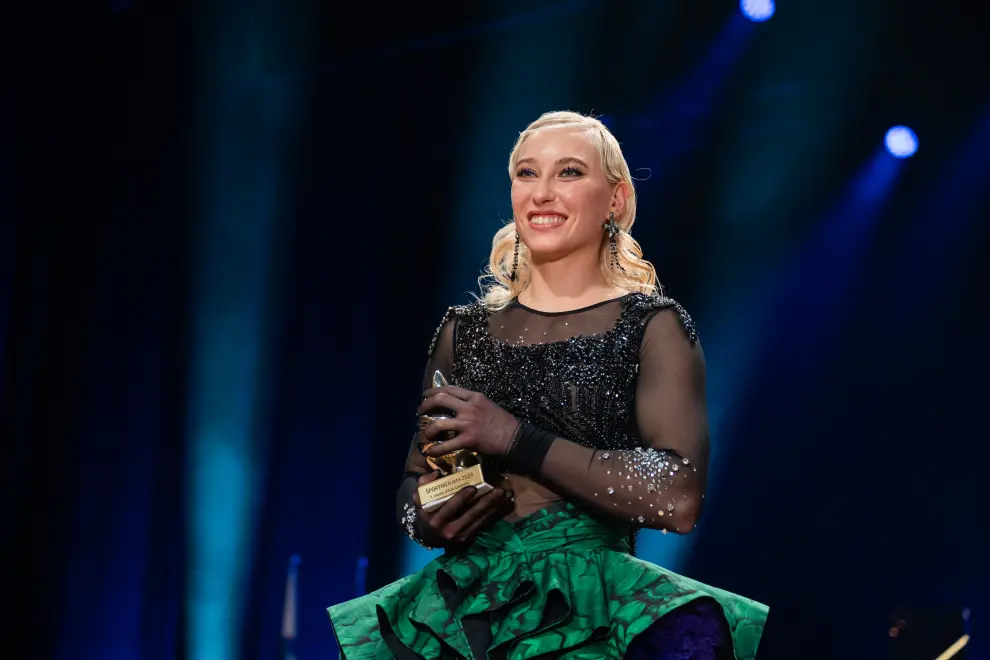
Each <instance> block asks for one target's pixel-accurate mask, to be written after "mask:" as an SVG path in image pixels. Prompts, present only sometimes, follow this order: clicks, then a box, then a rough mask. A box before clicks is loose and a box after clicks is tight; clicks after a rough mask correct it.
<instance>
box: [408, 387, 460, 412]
mask: <svg viewBox="0 0 990 660" xmlns="http://www.w3.org/2000/svg"><path fill="white" fill-rule="evenodd" d="M467 405H468V402H467V401H465V400H464V399H460V398H458V397H456V396H454V395H453V394H450V393H449V392H437V393H436V394H431V395H430V396H428V397H426V398H425V399H423V402H422V403H420V404H419V407H418V408H416V412H417V413H418V414H420V415H424V414H426V413H428V412H430V411H431V410H438V409H439V410H453V411H454V412H455V413H457V412H461V411H462V410H464V408H465V407H466V406H467Z"/></svg>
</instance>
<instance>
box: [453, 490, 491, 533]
mask: <svg viewBox="0 0 990 660" xmlns="http://www.w3.org/2000/svg"><path fill="white" fill-rule="evenodd" d="M504 497H505V491H504V490H502V489H501V488H494V489H492V490H490V491H488V492H487V493H484V494H483V495H479V496H478V497H476V498H475V499H474V501H473V502H472V503H471V505H470V506H469V507H467V508H466V509H465V510H464V511H463V512H462V513H461V515H459V516H458V517H457V518H455V519H453V520H452V521H450V522H449V523H448V524H447V525H446V526H445V529H444V531H445V532H446V533H447V534H446V535H447V536H449V537H450V538H459V537H462V536H464V530H466V529H467V528H468V526H470V525H471V524H472V523H473V522H474V521H475V520H477V519H478V518H480V517H483V516H484V515H485V514H486V513H487V512H488V511H491V510H495V509H497V503H498V502H500V501H501V500H502V498H504Z"/></svg>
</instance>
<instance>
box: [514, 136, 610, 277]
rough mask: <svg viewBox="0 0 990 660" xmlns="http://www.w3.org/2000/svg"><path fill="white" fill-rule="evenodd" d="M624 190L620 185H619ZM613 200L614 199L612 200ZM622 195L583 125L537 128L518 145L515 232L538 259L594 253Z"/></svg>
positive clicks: (556, 258)
mask: <svg viewBox="0 0 990 660" xmlns="http://www.w3.org/2000/svg"><path fill="white" fill-rule="evenodd" d="M620 188H621V186H620ZM613 198H615V200H613ZM621 204H622V199H621V195H615V194H613V187H612V186H611V185H610V184H609V183H608V181H607V180H606V179H605V174H604V172H603V171H602V164H601V156H599V155H598V152H597V151H596V150H595V148H594V146H592V144H591V142H590V141H589V140H588V138H587V137H586V135H585V132H584V131H583V130H581V129H575V128H568V127H560V128H549V129H543V130H541V131H537V132H536V133H535V134H533V135H531V136H529V137H528V138H527V139H526V141H525V142H524V143H523V145H522V147H520V149H519V152H518V160H517V161H516V167H515V171H514V174H513V177H512V212H513V216H514V217H515V221H516V230H517V231H518V232H519V236H520V238H521V239H522V241H523V243H525V244H526V246H527V247H528V248H529V250H530V254H531V255H532V259H533V261H535V262H536V263H541V262H547V261H556V260H558V259H561V258H562V257H566V256H569V255H571V254H574V253H576V252H589V253H594V255H595V257H596V258H597V255H598V249H599V247H600V246H601V241H602V238H603V236H604V229H603V227H602V226H603V225H604V224H605V223H606V222H607V221H608V214H609V211H610V210H611V211H614V212H615V213H616V214H618V213H619V212H620V211H621Z"/></svg>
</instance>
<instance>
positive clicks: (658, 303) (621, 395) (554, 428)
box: [406, 293, 708, 532]
mask: <svg viewBox="0 0 990 660" xmlns="http://www.w3.org/2000/svg"><path fill="white" fill-rule="evenodd" d="M437 369H439V370H440V371H441V372H442V373H443V374H444V375H446V376H447V378H448V380H449V381H450V383H451V384H452V385H457V386H460V387H464V388H467V389H470V390H473V391H476V392H481V393H483V394H484V395H485V396H487V397H488V398H489V399H490V400H492V401H493V402H495V403H497V404H498V405H500V406H501V407H503V408H504V409H506V410H507V411H508V412H510V413H512V414H513V415H515V416H516V417H517V418H519V419H521V420H524V421H527V422H530V423H532V424H535V425H536V426H539V427H541V428H543V429H545V430H547V431H550V432H552V433H553V434H555V435H556V436H558V439H557V440H555V441H554V443H553V445H552V446H551V448H550V451H549V452H548V454H547V456H546V459H545V461H544V464H543V468H542V470H541V474H540V475H538V479H539V481H541V482H545V483H546V484H547V485H548V487H549V488H551V489H552V490H553V491H555V492H558V493H560V494H561V495H563V496H567V497H568V499H571V500H575V499H577V500H580V501H582V502H584V503H587V504H590V505H591V506H593V507H595V508H597V509H600V510H602V511H606V512H608V513H610V514H611V515H613V516H615V517H621V518H626V519H628V520H629V521H631V522H632V523H633V525H634V526H642V527H653V528H658V529H663V530H665V531H666V530H668V529H669V530H670V531H677V532H686V531H689V530H690V528H691V527H693V526H694V524H695V521H696V519H697V516H698V512H699V510H700V504H701V502H700V500H701V499H702V498H703V497H704V489H705V481H706V467H707V464H708V424H707V411H706V402H705V364H704V357H703V354H702V350H701V346H700V343H699V342H698V336H697V333H696V331H695V327H694V324H693V322H692V320H691V318H690V316H689V315H688V313H687V312H686V311H685V310H684V309H683V308H682V307H681V306H680V305H679V304H678V303H677V302H675V301H674V300H672V299H670V298H665V297H660V296H647V295H644V294H638V293H634V294H629V295H626V296H624V297H622V298H618V299H615V300H610V301H606V302H603V303H599V304H597V305H593V306H590V307H586V308H582V309H579V310H574V311H570V312H562V313H547V312H540V311H536V310H533V309H529V308H528V307H525V306H524V305H522V304H520V303H518V302H513V303H512V304H510V305H509V306H508V307H506V308H505V309H503V310H500V311H498V312H495V313H491V312H489V311H488V310H486V309H485V308H484V307H483V306H482V305H481V304H480V303H476V304H473V305H466V306H461V307H452V308H450V309H449V310H448V311H447V314H446V315H445V317H444V319H443V321H442V322H441V324H440V326H439V328H438V329H437V333H436V335H435V337H434V339H433V342H432V343H431V346H430V351H429V360H428V364H427V369H426V374H425V377H424V383H423V387H424V390H425V389H427V388H428V387H429V386H430V383H429V378H430V375H431V374H432V373H433V372H434V370H437ZM414 444H415V443H414ZM428 469H429V468H428V467H427V466H426V464H425V462H424V460H423V458H422V456H421V455H420V454H419V452H418V451H416V450H415V448H413V449H412V450H411V451H410V453H409V458H408V460H407V464H406V470H407V472H412V473H414V474H415V473H425V472H427V471H428Z"/></svg>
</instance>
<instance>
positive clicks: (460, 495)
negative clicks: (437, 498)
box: [413, 471, 514, 548]
mask: <svg viewBox="0 0 990 660" xmlns="http://www.w3.org/2000/svg"><path fill="white" fill-rule="evenodd" d="M438 476H439V472H436V471H434V472H429V473H427V474H424V475H423V476H422V477H420V478H419V482H418V484H417V485H418V486H422V485H423V484H428V483H430V482H431V481H434V480H435V479H436V478H437V477H438ZM513 497H514V496H513V494H512V492H511V491H509V490H507V489H505V488H503V487H501V486H500V487H497V488H493V489H492V490H490V491H488V492H486V493H483V494H481V495H478V489H477V488H475V487H474V486H467V487H466V488H462V489H461V490H459V491H458V492H457V493H456V494H455V495H454V496H453V497H451V498H450V499H449V500H447V501H446V502H444V503H443V504H441V505H440V506H439V507H438V508H436V509H434V510H433V511H424V510H423V509H422V508H421V507H422V503H421V502H420V500H419V492H418V491H417V492H414V493H413V503H414V504H415V505H416V509H417V513H418V518H419V520H418V521H417V523H418V527H419V533H420V534H421V535H422V537H423V541H424V542H425V543H426V544H427V545H431V546H433V547H435V548H449V547H452V546H458V545H462V544H465V543H468V542H470V541H471V540H472V539H473V538H474V536H475V534H477V533H478V532H479V531H480V530H481V529H482V528H483V527H484V526H485V525H487V524H488V523H489V522H491V521H492V520H495V519H500V518H502V517H504V516H505V514H507V513H509V512H510V511H511V510H512V508H513V506H514V499H513Z"/></svg>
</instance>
